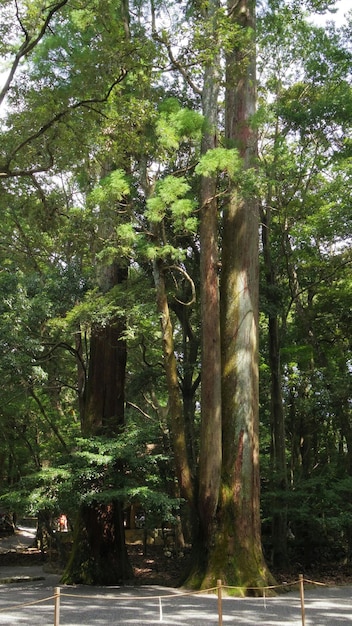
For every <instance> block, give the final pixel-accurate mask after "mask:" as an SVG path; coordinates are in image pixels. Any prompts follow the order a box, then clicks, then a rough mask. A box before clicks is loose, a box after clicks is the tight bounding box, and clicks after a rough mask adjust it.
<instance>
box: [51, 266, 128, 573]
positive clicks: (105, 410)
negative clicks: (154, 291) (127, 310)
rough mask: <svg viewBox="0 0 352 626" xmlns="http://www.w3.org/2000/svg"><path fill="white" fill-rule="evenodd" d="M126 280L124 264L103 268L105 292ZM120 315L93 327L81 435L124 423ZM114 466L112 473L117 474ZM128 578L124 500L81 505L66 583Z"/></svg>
mask: <svg viewBox="0 0 352 626" xmlns="http://www.w3.org/2000/svg"><path fill="white" fill-rule="evenodd" d="M126 279H127V268H126V267H120V266H119V265H118V264H113V265H111V266H110V267H107V268H105V271H103V270H102V272H101V277H100V284H101V288H102V290H103V291H108V290H109V289H111V288H112V287H113V286H115V285H117V284H120V283H122V282H124V281H125V280H126ZM124 329H125V323H124V319H123V318H116V319H112V320H110V322H109V323H108V324H106V325H105V326H104V327H99V326H93V328H92V332H91V338H90V353H89V364H88V374H87V379H86V385H85V389H84V392H83V395H82V398H81V409H82V412H81V423H82V434H83V435H85V436H86V437H94V436H95V435H105V436H107V437H112V438H113V437H116V436H117V435H118V432H119V431H120V430H121V428H122V427H123V425H124V404H125V397H124V389H125V370H126V342H125V340H124V339H123V331H124ZM119 471H120V470H119V468H118V467H116V472H119ZM131 579H132V568H131V566H130V564H129V561H128V556H127V550H126V546H125V537H124V521H123V510H122V503H121V502H118V501H112V502H110V503H108V504H106V503H103V502H100V501H99V500H98V498H97V500H96V501H93V502H91V503H90V504H84V505H81V507H80V509H79V512H78V518H77V521H76V524H75V536H74V542H73V548H72V553H71V556H70V559H69V562H68V564H67V567H66V571H65V572H64V575H63V578H62V580H63V582H65V583H71V584H72V583H85V584H97V585H98V584H100V585H112V584H115V585H116V584H122V583H124V582H127V581H130V580H131Z"/></svg>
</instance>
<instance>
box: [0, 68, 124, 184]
mask: <svg viewBox="0 0 352 626" xmlns="http://www.w3.org/2000/svg"><path fill="white" fill-rule="evenodd" d="M126 75H127V71H126V70H125V69H122V70H121V74H120V75H119V76H118V78H116V79H115V80H114V82H113V83H112V84H111V85H110V87H109V89H108V91H107V92H106V94H105V95H104V96H103V97H102V98H88V99H87V100H79V101H78V102H75V103H73V104H71V105H70V106H69V107H67V109H65V110H64V111H60V113H57V115H55V116H54V117H53V118H51V119H50V120H49V121H48V122H47V123H46V124H44V125H43V126H41V128H39V130H37V131H36V132H35V133H33V134H32V135H30V136H29V137H27V138H26V139H24V140H23V141H22V142H21V143H20V144H19V145H18V146H17V147H16V148H15V149H14V150H13V151H12V154H11V155H10V157H9V159H8V161H7V165H6V166H5V167H3V168H2V169H0V178H11V177H15V176H30V177H32V176H33V175H34V174H39V173H41V172H47V171H48V170H49V169H50V168H51V167H52V166H53V164H54V157H53V155H52V154H51V153H50V152H49V150H48V152H49V157H50V162H49V163H48V164H47V165H45V166H42V167H40V166H38V167H33V168H31V169H15V170H11V169H10V163H11V161H13V159H14V157H15V156H16V154H18V152H20V150H22V149H23V148H24V147H25V146H27V145H28V144H30V143H31V142H32V141H35V139H38V138H39V137H41V136H43V135H44V134H45V133H46V132H47V131H48V130H49V129H50V128H52V127H53V126H54V125H55V124H57V123H58V122H60V121H61V120H62V119H63V118H65V117H66V116H67V115H69V114H70V113H72V112H73V111H75V110H76V109H79V108H84V107H89V106H90V105H92V104H102V103H104V102H107V100H108V99H109V96H110V94H111V92H112V91H113V89H114V87H116V85H118V84H119V83H120V82H122V81H123V79H124V78H125V77H126Z"/></svg>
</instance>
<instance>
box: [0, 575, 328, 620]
mask: <svg viewBox="0 0 352 626" xmlns="http://www.w3.org/2000/svg"><path fill="white" fill-rule="evenodd" d="M304 583H307V584H311V585H317V586H321V587H326V586H327V585H326V583H322V582H319V581H314V580H310V579H305V578H303V575H300V577H299V580H296V581H293V582H290V583H286V582H285V583H281V584H280V585H267V586H263V587H259V586H258V587H241V586H236V585H222V582H221V580H218V581H217V586H216V587H210V588H208V589H201V590H198V591H185V592H179V591H176V592H175V593H168V594H164V595H148V596H140V597H136V596H132V595H126V596H121V595H111V594H109V595H102V594H100V595H98V594H95V595H91V594H89V595H87V594H79V593H62V592H61V589H60V588H59V587H56V588H55V595H52V596H48V597H46V598H43V599H41V600H33V601H32V602H22V603H19V604H13V605H11V606H8V607H4V608H0V612H1V613H2V612H5V611H13V610H16V609H20V608H25V607H30V606H34V605H36V604H42V603H44V602H48V601H50V600H54V601H55V605H54V626H59V621H60V597H61V598H62V597H66V598H75V599H76V600H77V599H86V600H95V601H96V600H104V601H106V600H112V601H114V602H116V601H118V600H119V601H123V602H133V603H135V602H137V601H138V600H143V601H146V600H151V601H158V603H159V622H160V623H161V622H162V621H163V608H162V600H170V599H176V598H182V597H187V596H188V597H189V596H197V595H204V594H207V593H210V592H217V594H218V617H219V622H218V623H219V626H222V596H221V592H222V590H223V589H237V590H241V591H244V592H248V591H261V592H262V594H263V602H264V608H266V601H267V598H268V596H267V594H266V591H268V590H274V589H281V588H287V587H294V586H297V585H299V588H300V596H301V611H302V626H305V608H304ZM238 599H239V600H240V599H242V598H238ZM271 599H275V598H274V597H273V598H271Z"/></svg>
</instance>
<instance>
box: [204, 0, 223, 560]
mask: <svg viewBox="0 0 352 626" xmlns="http://www.w3.org/2000/svg"><path fill="white" fill-rule="evenodd" d="M218 10H219V4H218V2H217V0H215V1H213V2H210V3H209V5H208V15H207V18H208V20H209V22H210V23H211V24H212V31H213V33H214V34H215V35H216V19H217V11H218ZM219 67H220V59H219V54H217V53H215V54H214V58H213V59H212V63H211V64H209V66H207V67H206V68H205V73H204V86H203V94H202V103H203V115H204V118H205V132H204V134H203V141H202V153H203V154H205V153H206V152H207V151H208V150H211V149H214V148H216V144H217V142H216V131H217V124H218V96H219V87H220V70H219ZM216 189H217V178H216V175H214V176H213V177H209V176H203V177H202V180H201V212H200V293H201V320H202V323H201V333H202V374H201V376H202V378H201V407H202V416H201V436H200V459H199V493H198V511H199V519H200V532H201V534H202V537H203V542H204V544H205V546H204V547H205V549H207V548H206V546H207V544H208V542H209V539H210V537H211V534H212V531H213V526H214V521H215V520H214V517H215V513H216V508H217V504H218V499H219V488H220V478H221V457H222V450H221V350H220V294H219V278H218V273H219V252H218V231H219V226H218V219H219V218H218V203H217V197H216Z"/></svg>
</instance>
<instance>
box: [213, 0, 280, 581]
mask: <svg viewBox="0 0 352 626" xmlns="http://www.w3.org/2000/svg"><path fill="white" fill-rule="evenodd" d="M254 13H255V3H254V1H253V0H240V2H238V3H235V4H232V3H231V5H230V6H229V15H230V16H231V17H230V18H229V19H231V20H234V21H235V23H236V24H237V25H238V26H239V27H240V29H241V32H242V33H243V40H242V42H241V44H240V45H239V46H238V48H237V49H235V50H234V52H233V53H232V54H231V55H229V56H228V57H227V72H226V137H227V141H228V145H229V146H230V147H233V146H235V147H237V149H238V150H239V153H240V155H241V157H242V159H243V171H244V172H245V171H246V170H248V169H249V168H252V167H255V160H256V134H255V132H253V130H252V128H251V116H252V115H253V114H254V112H255V99H256V91H255V44H254V38H253V37H251V40H249V39H250V34H253V33H254V27H255V17H254ZM241 39H242V38H241V35H239V40H240V41H241ZM258 237H259V214H258V203H257V200H256V198H255V197H254V195H253V193H250V192H249V191H247V192H243V191H242V190H240V189H239V188H237V187H236V185H235V184H234V185H233V188H232V189H231V194H230V198H229V202H228V204H227V206H226V207H225V209H224V217H223V246H222V274H221V354H222V437H223V471H222V485H221V499H220V502H219V510H218V526H217V532H216V534H215V537H214V544H213V547H212V550H211V555H210V563H209V567H208V573H207V576H206V578H205V580H204V582H203V584H206V585H207V584H213V583H214V582H215V580H216V578H221V579H222V580H224V581H225V582H226V583H228V584H233V585H239V586H241V587H242V592H243V593H244V591H245V589H248V588H249V587H257V586H260V585H265V584H267V582H268V580H269V579H270V574H269V572H268V570H267V567H266V564H265V561H264V557H263V554H262V547H261V533H260V493H259V487H260V485H259V444H258V424H259V418H258V410H259V391H258V290H259V260H258ZM254 593H260V591H259V590H258V591H255V592H254Z"/></svg>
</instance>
